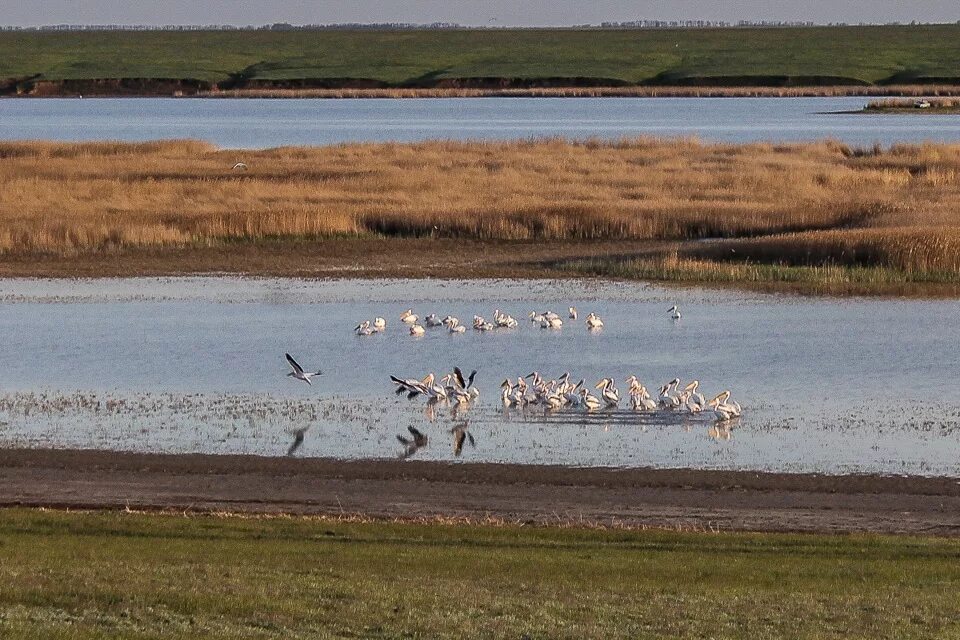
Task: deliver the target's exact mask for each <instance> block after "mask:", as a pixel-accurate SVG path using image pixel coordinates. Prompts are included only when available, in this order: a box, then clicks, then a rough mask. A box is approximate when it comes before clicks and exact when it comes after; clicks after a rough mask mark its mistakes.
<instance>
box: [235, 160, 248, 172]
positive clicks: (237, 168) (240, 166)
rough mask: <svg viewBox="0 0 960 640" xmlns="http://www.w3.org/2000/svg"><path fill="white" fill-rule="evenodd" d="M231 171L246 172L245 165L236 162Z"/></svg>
mask: <svg viewBox="0 0 960 640" xmlns="http://www.w3.org/2000/svg"><path fill="white" fill-rule="evenodd" d="M233 170H234V171H246V170H247V165H246V164H245V163H243V162H238V163H237V164H235V165H233Z"/></svg>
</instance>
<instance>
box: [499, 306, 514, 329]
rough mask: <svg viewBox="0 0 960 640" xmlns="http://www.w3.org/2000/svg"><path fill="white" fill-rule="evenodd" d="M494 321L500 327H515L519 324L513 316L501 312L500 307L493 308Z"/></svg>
mask: <svg viewBox="0 0 960 640" xmlns="http://www.w3.org/2000/svg"><path fill="white" fill-rule="evenodd" d="M493 321H494V323H495V324H496V325H497V326H498V327H505V328H507V329H515V328H516V327H517V324H518V323H517V321H516V320H514V319H513V316H510V315H508V314H506V313H500V309H494V310H493Z"/></svg>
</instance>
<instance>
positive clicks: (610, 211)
mask: <svg viewBox="0 0 960 640" xmlns="http://www.w3.org/2000/svg"><path fill="white" fill-rule="evenodd" d="M238 160H243V161H244V162H246V163H247V165H248V167H249V169H248V170H247V171H236V170H233V169H232V166H233V164H234V163H235V162H236V161H238ZM958 216H960V145H898V146H895V147H893V148H891V149H886V150H884V149H880V148H873V149H851V148H850V147H847V146H846V145H843V144H839V143H834V142H822V143H815V144H783V145H772V144H750V145H733V144H702V143H699V142H696V141H690V140H687V141H657V140H646V139H634V140H623V141H619V142H612V143H607V142H596V141H593V142H584V143H573V142H566V141H560V140H543V141H528V142H490V143H480V142H467V143H455V142H427V143H418V144H348V145H340V146H333V147H322V148H319V147H318V148H280V149H271V150H263V151H224V150H218V149H216V148H214V147H212V146H210V145H207V144H204V143H199V142H160V143H142V144H123V143H80V144H58V143H40V142H25V143H0V273H2V274H3V275H8V276H9V275H70V274H71V273H74V274H82V275H94V276H95V275H134V274H167V273H189V272H202V271H231V272H238V273H270V274H276V275H302V276H322V275H344V274H356V275H361V276H362V275H404V274H406V275H416V276H425V275H435V276H453V277H458V276H469V275H480V276H484V275H488V276H489V275H497V276H504V275H511V274H514V275H525V276H529V275H557V274H597V275H607V276H617V277H626V278H643V279H654V280H664V281H675V282H691V283H732V284H741V285H748V286H772V287H781V288H782V287H786V288H799V289H801V290H806V291H833V292H864V293H871V292H874V293H883V292H893V293H911V292H914V293H915V292H921V293H937V292H940V293H944V294H949V295H956V293H957V292H958V291H960V217H958Z"/></svg>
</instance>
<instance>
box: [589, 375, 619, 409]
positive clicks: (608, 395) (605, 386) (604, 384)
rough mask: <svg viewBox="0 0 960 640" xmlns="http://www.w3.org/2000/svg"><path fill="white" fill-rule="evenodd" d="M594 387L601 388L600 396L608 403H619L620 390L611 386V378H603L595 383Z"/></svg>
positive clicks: (613, 404)
mask: <svg viewBox="0 0 960 640" xmlns="http://www.w3.org/2000/svg"><path fill="white" fill-rule="evenodd" d="M594 388H595V389H602V391H601V392H600V396H601V397H602V398H603V400H604V402H606V403H607V404H608V405H611V406H616V405H618V404H620V392H619V391H617V388H616V387H615V386H613V378H604V379H603V380H601V381H600V382H598V383H597V386H596V387H594Z"/></svg>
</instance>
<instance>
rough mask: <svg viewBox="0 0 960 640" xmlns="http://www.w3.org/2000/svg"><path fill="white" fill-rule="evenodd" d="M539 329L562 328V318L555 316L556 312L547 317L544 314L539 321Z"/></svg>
mask: <svg viewBox="0 0 960 640" xmlns="http://www.w3.org/2000/svg"><path fill="white" fill-rule="evenodd" d="M540 328H541V329H562V328H563V320H561V319H560V318H559V317H557V315H556V314H553V317H548V316H547V315H546V314H544V316H543V319H542V320H541V321H540Z"/></svg>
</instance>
